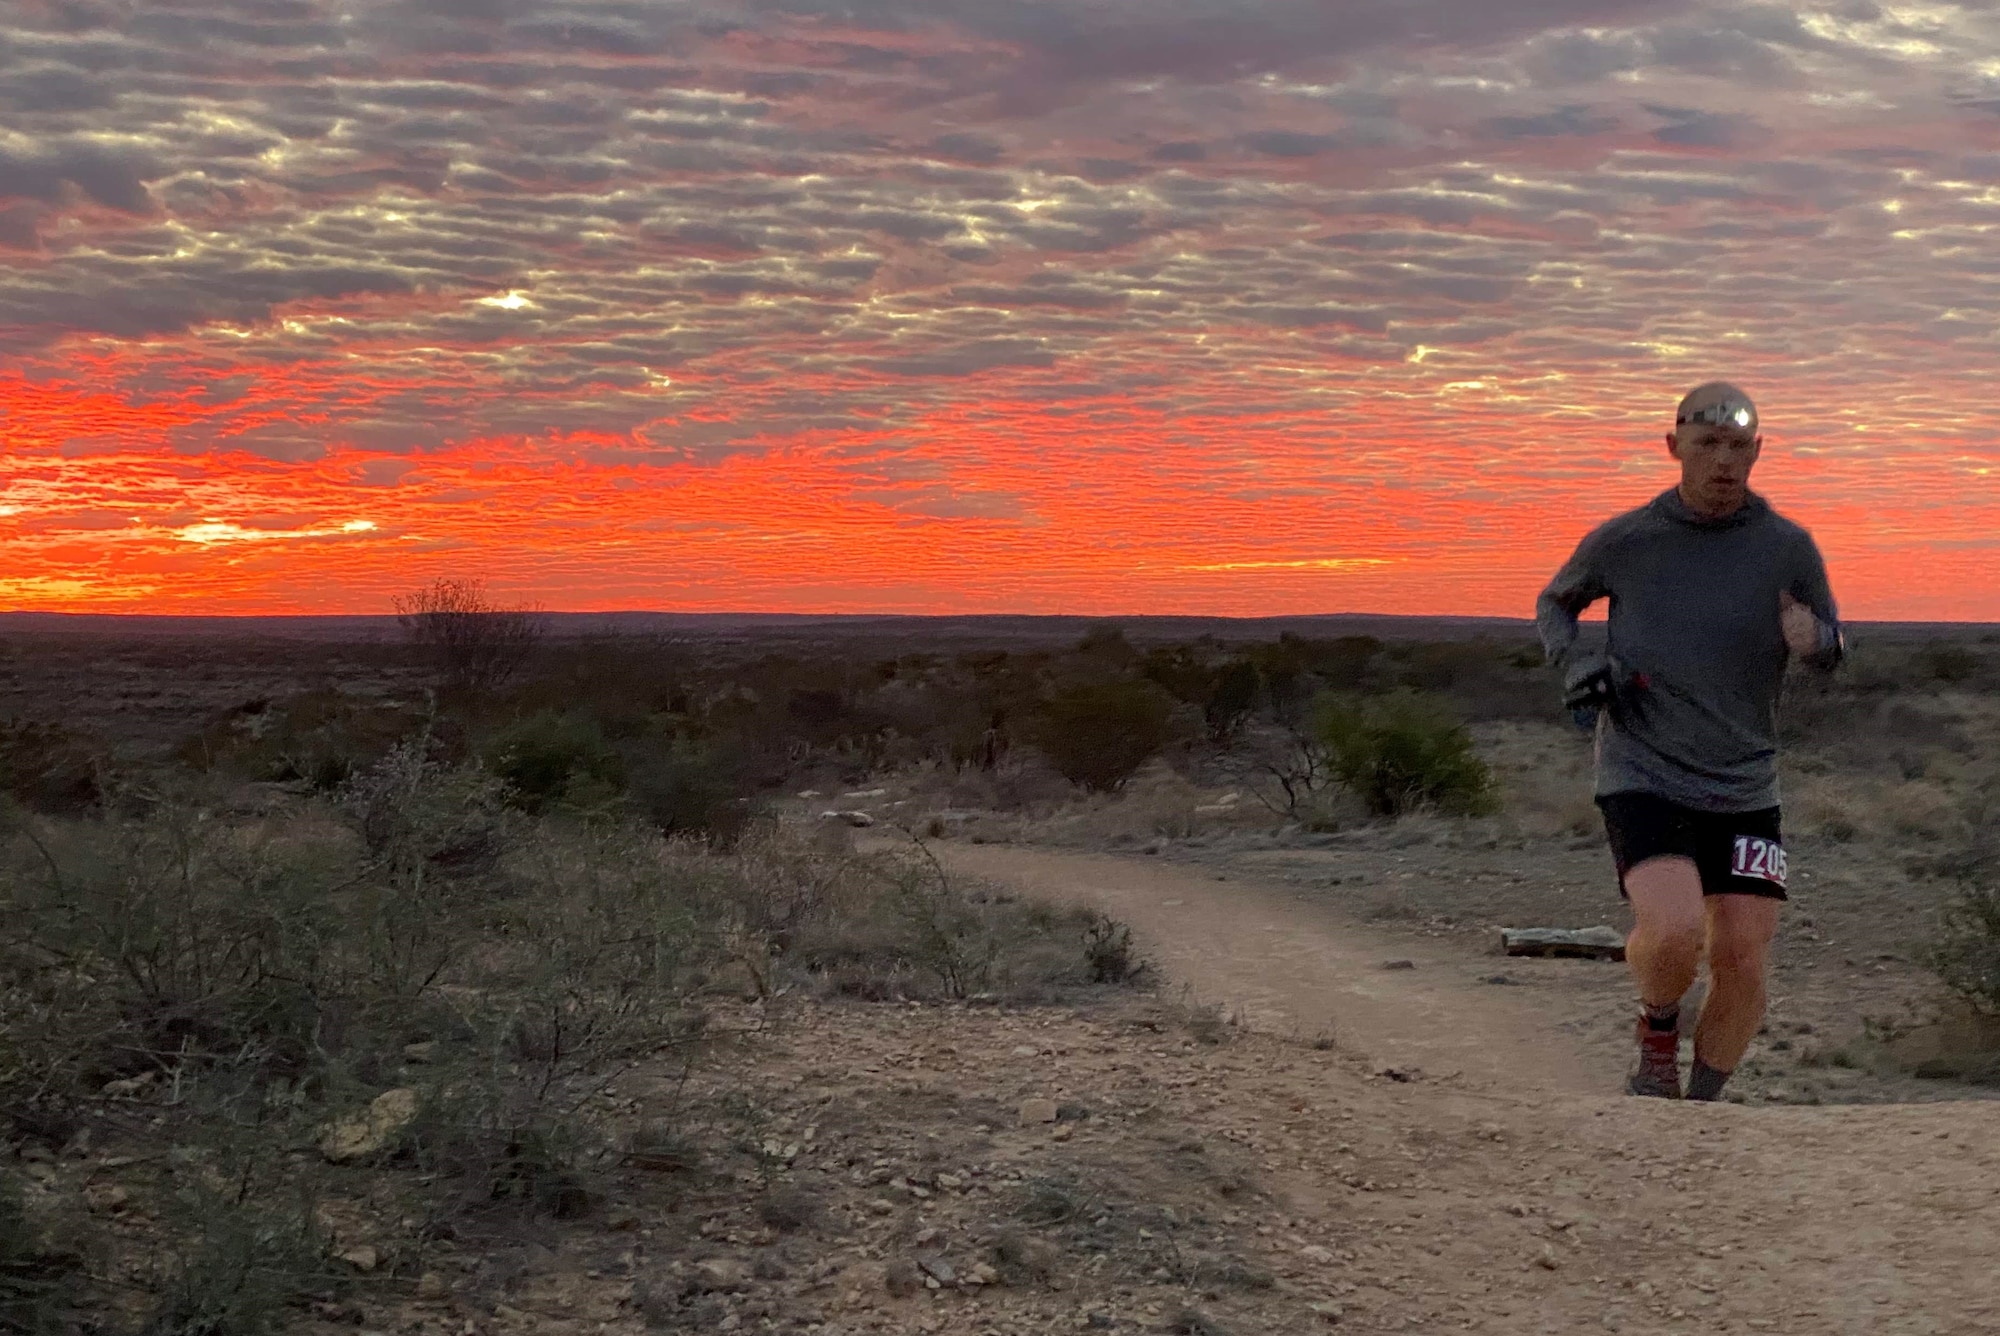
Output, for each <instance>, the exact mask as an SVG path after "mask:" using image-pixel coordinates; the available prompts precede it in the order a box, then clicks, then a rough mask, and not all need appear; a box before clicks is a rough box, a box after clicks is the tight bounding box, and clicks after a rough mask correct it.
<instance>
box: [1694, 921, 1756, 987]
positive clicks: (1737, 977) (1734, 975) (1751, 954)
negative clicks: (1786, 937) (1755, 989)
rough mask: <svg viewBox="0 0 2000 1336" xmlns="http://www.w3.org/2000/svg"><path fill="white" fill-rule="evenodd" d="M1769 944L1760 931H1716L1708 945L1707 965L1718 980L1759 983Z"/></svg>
mask: <svg viewBox="0 0 2000 1336" xmlns="http://www.w3.org/2000/svg"><path fill="white" fill-rule="evenodd" d="M1770 959H1771V944H1770V942H1769V941H1768V940H1766V939H1765V938H1764V936H1763V935H1762V934H1761V933H1731V932H1718V933H1717V934H1716V935H1715V938H1714V940H1713V941H1711V942H1710V943H1709V944H1708V968H1709V972H1710V973H1712V974H1714V975H1715V978H1716V981H1717V982H1718V983H1724V984H1729V983H1740V984H1751V983H1762V982H1763V979H1764V970H1765V967H1766V966H1767V965H1768V964H1769V963H1770Z"/></svg>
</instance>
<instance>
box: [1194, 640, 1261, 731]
mask: <svg viewBox="0 0 2000 1336" xmlns="http://www.w3.org/2000/svg"><path fill="white" fill-rule="evenodd" d="M1256 704H1257V665H1256V664H1254V663H1251V662H1250V661H1249V660H1247V659H1238V660H1236V661H1235V662H1233V663H1231V664H1229V665H1228V666H1227V667H1226V668H1224V669H1222V671H1221V672H1219V673H1217V674H1216V676H1215V682H1214V686H1213V688H1212V689H1211V690H1210V691H1209V693H1208V699H1207V700H1206V701H1204V702H1203V703H1202V721H1203V722H1204V723H1205V724H1207V726H1208V736H1209V740H1210V741H1211V742H1216V743H1226V742H1228V741H1229V740H1230V739H1231V738H1233V737H1234V736H1235V735H1236V732H1237V730H1238V729H1240V728H1241V727H1242V726H1243V721H1244V720H1246V719H1248V718H1249V717H1250V711H1251V710H1252V709H1253V708H1254V707H1255V706H1256Z"/></svg>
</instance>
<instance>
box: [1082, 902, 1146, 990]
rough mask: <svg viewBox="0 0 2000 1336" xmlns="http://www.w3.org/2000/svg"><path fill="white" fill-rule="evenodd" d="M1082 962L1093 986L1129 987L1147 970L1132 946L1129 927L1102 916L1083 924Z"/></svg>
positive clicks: (1087, 920) (1091, 916)
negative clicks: (1083, 961)
mask: <svg viewBox="0 0 2000 1336" xmlns="http://www.w3.org/2000/svg"><path fill="white" fill-rule="evenodd" d="M1083 958H1084V960H1085V962H1086V963H1087V964H1088V965H1089V967H1090V981H1091V982H1092V983H1130V982H1132V981H1133V980H1134V979H1136V978H1138V977H1139V976H1140V975H1141V974H1143V973H1145V971H1146V968H1147V967H1146V962H1145V961H1144V960H1142V959H1140V957H1139V953H1138V949H1137V948H1136V947H1135V946H1134V945H1133V943H1132V929H1131V927H1130V926H1129V925H1127V924H1124V923H1120V922H1118V921H1117V920H1116V919H1113V918H1109V917H1107V916H1105V915H1103V914H1096V913H1093V914H1090V915H1089V916H1088V917H1087V919H1086V920H1085V923H1084V930H1083Z"/></svg>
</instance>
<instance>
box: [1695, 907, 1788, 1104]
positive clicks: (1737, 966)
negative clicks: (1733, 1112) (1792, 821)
mask: <svg viewBox="0 0 2000 1336" xmlns="http://www.w3.org/2000/svg"><path fill="white" fill-rule="evenodd" d="M1779 904H1780V902H1779V901H1777V900H1774V899H1771V898H1769V897H1767V896H1761V895H1715V896H1710V897H1709V899H1708V903H1707V906H1706V908H1707V913H1708V972H1709V980H1710V982H1709V990H1708V1000H1707V1002H1706V1003H1705V1004H1703V1006H1702V1009H1701V1024H1700V1025H1699V1026H1697V1027H1696V1028H1695V1033H1694V1057H1695V1072H1694V1076H1693V1078H1692V1079H1691V1080H1690V1081H1689V1083H1688V1094H1689V1095H1690V1096H1691V1097H1693V1098H1696V1099H1714V1098H1715V1097H1716V1096H1718V1095H1720V1094H1721V1093H1722V1083H1723V1082H1724V1081H1726V1080H1728V1079H1729V1074H1730V1073H1731V1072H1733V1071H1735V1070H1736V1064H1737V1063H1739V1062H1741V1061H1742V1060H1743V1055H1744V1053H1745V1052H1747V1051H1748V1050H1749V1048H1750V1041H1751V1040H1752V1039H1754V1038H1755V1037H1756V1035H1757V1030H1758V1027H1760V1026H1761V1025H1762V1024H1763V1023H1764V1007H1765V1002H1766V991H1765V979H1766V976H1767V975H1768V973H1769V970H1770V963H1771V939H1772V938H1773V937H1775V936H1776V935H1777V931H1778V910H1779Z"/></svg>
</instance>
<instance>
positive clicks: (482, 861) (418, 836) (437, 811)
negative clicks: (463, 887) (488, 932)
mask: <svg viewBox="0 0 2000 1336" xmlns="http://www.w3.org/2000/svg"><path fill="white" fill-rule="evenodd" d="M340 800H341V805H342V807H343V809H344V810H345V811H346V812H347V813H348V814H349V815H350V816H351V817H352V818H353V820H354V823H355V825H356V827H357V828H358V829H359V831H360V833H361V836H362V838H363V839H364V840H365V841H366V842H367V846H368V851H369V853H370V854H372V855H373V856H374V857H375V858H377V859H378V860H380V861H381V863H382V865H383V867H384V869H385V870H386V871H387V872H388V874H389V875H390V876H391V877H392V878H395V879H399V880H401V881H406V882H407V881H421V879H422V878H423V877H424V876H426V875H427V874H431V873H436V874H440V875H445V876H466V875H471V874H474V873H477V872H482V871H484V870H486V869H487V868H489V867H491V866H492V863H493V860H494V859H495V858H496V857H498V855H499V853H500V848H501V844H502V842H503V840H504V838H505V834H506V810H505V809H506V788H505V786H504V785H503V784H502V782H501V781H500V779H499V777H498V776H496V775H493V774H492V773H490V772H489V771H486V770H483V769H480V768H478V767H475V766H456V765H451V764H449V763H448V762H447V761H445V760H443V759H441V758H440V757H439V756H438V754H437V752H436V749H435V748H434V747H433V746H432V745H431V739H430V736H429V735H428V734H419V735H417V736H415V737H412V738H410V739H408V740H406V741H404V742H402V743H399V744H398V745H397V746H396V747H395V748H394V749H393V750H392V751H390V753H389V754H388V755H387V756H386V757H384V758H383V759H382V761H381V763H380V764H378V765H376V766H374V767H373V768H371V769H369V770H368V771H366V772H364V773H362V774H360V775H357V776H355V777H354V778H353V779H352V780H350V781H349V782H348V783H347V784H346V785H345V786H344V787H343V788H342V789H341V792H340Z"/></svg>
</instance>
